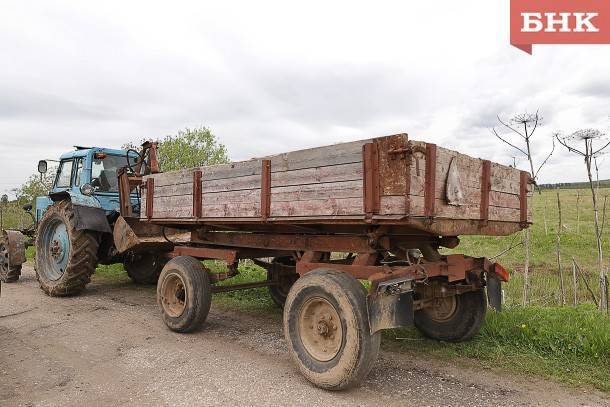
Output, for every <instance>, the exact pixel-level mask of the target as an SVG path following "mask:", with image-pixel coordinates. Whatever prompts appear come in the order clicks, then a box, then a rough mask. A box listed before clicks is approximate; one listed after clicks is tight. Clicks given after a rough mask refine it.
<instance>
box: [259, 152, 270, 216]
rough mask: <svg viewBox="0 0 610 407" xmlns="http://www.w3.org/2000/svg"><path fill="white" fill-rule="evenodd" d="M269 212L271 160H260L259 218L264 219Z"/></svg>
mask: <svg viewBox="0 0 610 407" xmlns="http://www.w3.org/2000/svg"><path fill="white" fill-rule="evenodd" d="M270 213H271V160H262V171H261V218H262V219H263V220H264V221H266V220H267V218H268V217H269V215H270Z"/></svg>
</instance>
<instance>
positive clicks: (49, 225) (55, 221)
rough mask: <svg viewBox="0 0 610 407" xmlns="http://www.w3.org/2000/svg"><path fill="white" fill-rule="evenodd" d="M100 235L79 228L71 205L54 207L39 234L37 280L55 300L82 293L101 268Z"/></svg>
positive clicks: (42, 220) (55, 204)
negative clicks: (99, 254) (99, 267)
mask: <svg viewBox="0 0 610 407" xmlns="http://www.w3.org/2000/svg"><path fill="white" fill-rule="evenodd" d="M98 247H99V241H98V237H97V234H95V233H94V232H90V231H87V230H78V229H77V228H76V217H75V213H74V209H73V207H72V203H71V202H70V201H61V202H56V203H54V204H53V205H51V206H50V207H49V208H48V209H47V211H46V212H45V214H44V216H43V217H42V219H41V220H40V223H39V224H38V231H37V233H36V279H37V280H38V283H39V284H40V288H41V289H42V290H43V291H44V292H45V293H46V294H48V295H50V296H51V297H64V296H69V295H75V294H78V293H80V292H81V291H82V290H83V289H84V288H85V286H86V285H87V284H88V283H89V282H90V281H91V275H92V274H93V273H94V272H95V268H96V267H97V261H98V258H97V250H98Z"/></svg>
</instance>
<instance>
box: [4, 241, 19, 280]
mask: <svg viewBox="0 0 610 407" xmlns="http://www.w3.org/2000/svg"><path fill="white" fill-rule="evenodd" d="M0 236H1V234H0ZM8 257H9V256H8V240H7V239H5V238H4V237H0V281H2V282H3V283H14V282H15V281H17V280H19V276H20V275H21V264H20V265H18V266H9V262H8V261H9V258H8Z"/></svg>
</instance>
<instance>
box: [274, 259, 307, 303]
mask: <svg viewBox="0 0 610 407" xmlns="http://www.w3.org/2000/svg"><path fill="white" fill-rule="evenodd" d="M271 263H272V264H273V263H277V264H280V265H282V266H288V267H294V273H285V272H280V271H278V270H277V269H275V268H271V269H269V270H267V280H275V279H276V278H277V280H278V281H279V284H278V285H270V286H269V295H270V296H271V299H272V300H273V302H274V303H275V304H276V305H277V306H278V307H280V308H284V304H285V303H286V297H288V293H289V292H290V288H292V286H293V284H294V282H295V281H297V280H298V278H299V275H298V274H297V272H296V263H295V261H294V259H293V258H292V257H289V256H285V257H276V258H274V259H273V261H272V262H271ZM276 273H278V274H279V275H278V276H277V277H276V276H275V274H276Z"/></svg>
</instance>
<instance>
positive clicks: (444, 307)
mask: <svg viewBox="0 0 610 407" xmlns="http://www.w3.org/2000/svg"><path fill="white" fill-rule="evenodd" d="M426 310H427V312H428V315H429V316H430V318H432V319H433V320H434V321H436V322H445V321H447V320H449V319H451V318H452V317H453V316H454V315H455V312H456V310H457V296H455V295H452V296H449V297H437V298H435V299H434V300H433V302H432V305H431V306H429V307H428V308H426Z"/></svg>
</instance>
